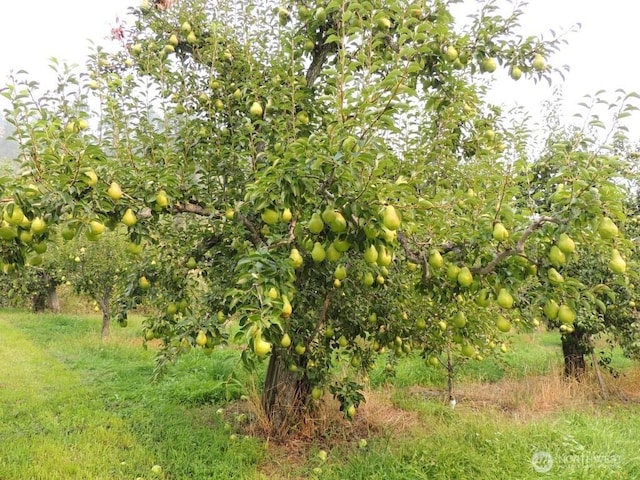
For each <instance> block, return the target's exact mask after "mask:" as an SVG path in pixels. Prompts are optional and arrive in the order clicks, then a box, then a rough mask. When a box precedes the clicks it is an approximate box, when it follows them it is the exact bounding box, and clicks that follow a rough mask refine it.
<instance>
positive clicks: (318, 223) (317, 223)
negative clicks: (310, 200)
mask: <svg viewBox="0 0 640 480" xmlns="http://www.w3.org/2000/svg"><path fill="white" fill-rule="evenodd" d="M307 227H308V228H309V231H310V232H311V233H313V234H314V235H317V234H318V233H320V232H322V229H323V228H324V222H323V221H322V217H321V216H320V214H319V213H317V212H315V213H314V214H313V215H311V220H309V223H308V224H307Z"/></svg>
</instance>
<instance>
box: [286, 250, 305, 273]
mask: <svg viewBox="0 0 640 480" xmlns="http://www.w3.org/2000/svg"><path fill="white" fill-rule="evenodd" d="M289 260H291V264H292V265H293V268H296V269H297V268H300V267H302V264H303V263H304V260H303V258H302V255H300V252H299V251H298V249H297V248H292V249H291V253H290V254H289Z"/></svg>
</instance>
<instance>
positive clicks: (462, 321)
mask: <svg viewBox="0 0 640 480" xmlns="http://www.w3.org/2000/svg"><path fill="white" fill-rule="evenodd" d="M452 323H453V325H454V326H456V327H457V328H463V327H464V326H465V325H466V324H467V317H466V315H465V314H464V312H461V311H458V312H456V313H455V315H454V316H453V320H452Z"/></svg>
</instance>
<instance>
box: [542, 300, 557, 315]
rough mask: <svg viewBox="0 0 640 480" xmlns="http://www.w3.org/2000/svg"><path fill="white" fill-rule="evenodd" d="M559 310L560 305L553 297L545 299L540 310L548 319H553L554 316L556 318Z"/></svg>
mask: <svg viewBox="0 0 640 480" xmlns="http://www.w3.org/2000/svg"><path fill="white" fill-rule="evenodd" d="M559 310H560V306H559V305H558V303H557V302H556V301H555V300H553V299H549V300H547V301H546V302H545V304H544V307H543V308H542V311H543V312H544V315H545V317H547V318H548V319H549V320H555V319H556V318H558V311H559Z"/></svg>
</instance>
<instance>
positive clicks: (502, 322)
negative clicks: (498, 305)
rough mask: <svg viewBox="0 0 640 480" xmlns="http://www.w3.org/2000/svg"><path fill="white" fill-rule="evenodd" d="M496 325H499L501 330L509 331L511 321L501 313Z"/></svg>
mask: <svg viewBox="0 0 640 480" xmlns="http://www.w3.org/2000/svg"><path fill="white" fill-rule="evenodd" d="M496 327H498V330H500V331H501V332H503V333H507V332H508V331H509V330H511V322H510V321H509V320H508V319H506V318H505V317H503V316H502V315H500V316H498V318H497V319H496Z"/></svg>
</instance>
